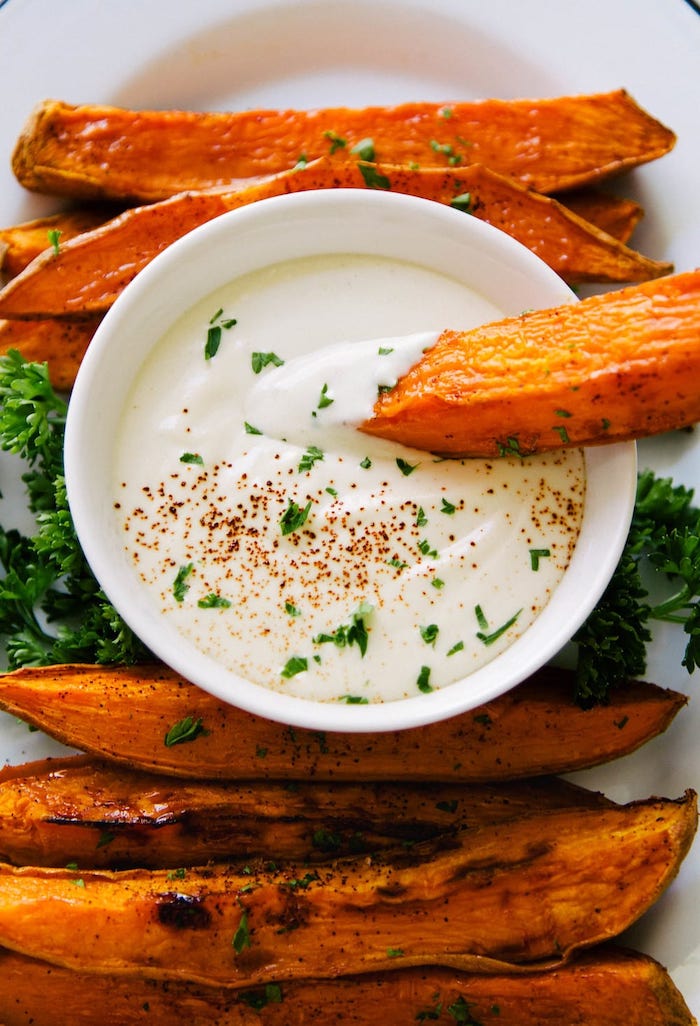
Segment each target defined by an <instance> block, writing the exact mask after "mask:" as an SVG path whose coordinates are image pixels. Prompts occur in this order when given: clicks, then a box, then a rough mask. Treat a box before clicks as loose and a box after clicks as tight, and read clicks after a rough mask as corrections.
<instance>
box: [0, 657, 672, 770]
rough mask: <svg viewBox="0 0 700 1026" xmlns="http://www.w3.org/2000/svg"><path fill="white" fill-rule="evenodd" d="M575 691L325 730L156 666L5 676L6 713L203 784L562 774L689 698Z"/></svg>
mask: <svg viewBox="0 0 700 1026" xmlns="http://www.w3.org/2000/svg"><path fill="white" fill-rule="evenodd" d="M572 694H573V678H572V674H571V672H570V671H566V670H561V669H556V668H545V669H543V670H541V671H540V672H539V673H537V674H536V675H534V676H533V677H531V678H530V679H529V680H528V681H525V682H524V683H523V684H521V685H519V686H518V687H516V688H514V689H513V690H512V691H510V692H508V693H507V694H506V695H503V696H501V697H500V698H497V699H495V700H494V701H492V702H488V703H487V704H485V705H483V706H481V707H480V708H478V709H475V710H473V711H472V712H470V713H465V714H463V715H462V716H457V717H454V718H453V719H451V720H446V721H443V722H442V723H435V724H432V725H429V726H426V727H419V728H415V729H411V730H404V731H390V732H386V733H381V734H341V733H330V734H326V733H319V732H317V731H310V730H300V729H295V728H290V727H286V726H284V725H282V724H279V723H273V722H272V721H269V720H264V719H260V718H259V717H255V716H252V715H250V714H248V713H245V712H243V711H242V710H240V709H236V708H235V707H234V706H231V705H227V704H225V703H223V702H220V701H219V700H217V699H215V698H214V697H213V696H211V695H208V694H207V693H206V692H204V691H201V690H200V689H198V688H196V687H194V686H193V685H192V684H190V683H188V682H187V681H185V680H183V678H181V677H179V676H178V675H177V674H175V673H174V672H173V671H171V670H169V669H168V668H167V667H165V666H163V665H160V664H152V665H143V666H136V667H101V666H89V665H70V664H69V665H62V666H51V667H27V668H25V669H22V670H16V671H14V672H13V673H8V674H5V675H0V708H1V709H4V710H5V711H6V712H10V713H12V714H13V715H15V716H19V717H20V718H21V719H24V720H26V721H27V722H29V723H30V724H32V725H34V726H36V727H38V728H40V729H42V730H44V731H46V733H48V734H50V735H51V736H52V737H55V738H57V739H58V740H59V741H63V742H64V743H66V744H68V745H70V746H72V747H74V748H79V749H81V750H83V751H87V752H91V753H93V754H95V755H99V756H101V757H104V758H108V759H111V760H114V761H116V762H119V763H122V764H125V765H128V766H134V767H140V768H142V769H148V770H154V771H156V772H161V773H167V774H172V775H175V776H180V777H195V778H205V779H230V780H235V779H238V780H241V779H248V778H250V777H251V776H255V777H258V778H263V779H275V778H277V779H286V780H304V779H307V778H309V777H313V778H315V779H319V780H350V781H356V780H361V779H362V780H380V781H381V780H383V779H387V778H389V779H392V780H395V781H399V780H413V781H430V780H443V781H455V782H456V781H460V780H461V781H465V782H479V781H480V782H482V783H484V782H492V781H496V780H512V779H518V778H522V777H532V776H538V775H543V774H548V773H549V774H554V773H564V772H570V771H573V770H576V769H583V768H585V767H589V766H595V765H600V764H601V763H605V762H607V761H610V760H611V759H614V758H618V757H620V756H622V755H626V754H628V753H629V752H632V751H634V750H635V749H637V748H638V747H639V746H640V745H642V744H643V743H644V742H645V741H648V740H649V739H650V738H651V737H654V736H656V735H658V734H660V733H662V732H663V731H664V730H665V729H666V728H667V727H668V725H669V724H670V723H671V722H672V720H673V718H674V717H675V715H676V713H677V712H678V711H679V710H680V709H681V708H682V707H683V706H684V705H685V703H686V698H685V696H683V695H680V694H678V693H677V692H673V691H669V690H665V689H662V688H658V687H656V686H655V685H653V684H649V683H645V682H642V681H630V682H629V683H628V684H627V685H626V686H621V687H619V688H616V689H615V691H614V692H613V694H612V695H611V698H610V703H609V704H608V705H602V706H596V707H594V708H592V709H588V710H583V709H580V708H579V707H578V706H576V705H575V703H574V702H573V699H572ZM106 710H107V711H108V712H106ZM188 716H190V717H192V718H193V720H194V721H198V720H201V723H202V726H203V727H204V731H205V732H202V733H200V734H199V736H198V737H197V738H196V739H195V740H194V741H192V742H189V743H186V744H178V745H173V746H171V747H168V746H166V745H165V744H164V741H163V739H164V736H165V734H166V732H167V731H168V730H169V729H170V728H171V727H172V726H173V725H174V724H176V723H179V722H180V721H181V720H183V719H184V718H185V717H188ZM262 752H264V756H262V755H261V754H260V753H262Z"/></svg>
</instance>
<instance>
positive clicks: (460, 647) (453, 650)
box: [447, 641, 464, 656]
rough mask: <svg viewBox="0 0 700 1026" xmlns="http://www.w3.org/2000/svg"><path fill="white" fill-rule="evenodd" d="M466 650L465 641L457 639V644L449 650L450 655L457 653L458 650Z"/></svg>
mask: <svg viewBox="0 0 700 1026" xmlns="http://www.w3.org/2000/svg"><path fill="white" fill-rule="evenodd" d="M462 651H464V642H463V641H456V642H455V644H454V645H453V646H452V648H450V649H449V650H448V652H447V654H448V656H451V655H456V654H457V653H458V652H462Z"/></svg>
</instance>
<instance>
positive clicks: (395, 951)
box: [386, 948, 403, 958]
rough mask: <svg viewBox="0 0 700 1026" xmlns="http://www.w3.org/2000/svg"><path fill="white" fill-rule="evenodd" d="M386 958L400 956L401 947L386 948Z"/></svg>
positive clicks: (401, 953) (401, 952)
mask: <svg viewBox="0 0 700 1026" xmlns="http://www.w3.org/2000/svg"><path fill="white" fill-rule="evenodd" d="M386 955H387V958H401V956H402V955H403V948H387V949H386Z"/></svg>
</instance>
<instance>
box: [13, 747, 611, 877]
mask: <svg viewBox="0 0 700 1026" xmlns="http://www.w3.org/2000/svg"><path fill="white" fill-rule="evenodd" d="M610 804H611V802H610V801H609V800H608V799H606V798H605V797H604V796H603V795H601V794H598V793H597V792H593V791H588V790H585V789H584V788H581V787H576V786H575V785H573V784H568V783H566V781H564V780H560V779H558V778H551V777H550V778H541V779H538V780H534V781H520V782H514V783H509V784H481V785H479V784H423V785H420V784H403V785H402V784H395V783H392V782H381V783H377V784H375V783H360V784H352V783H346V784H339V783H325V782H322V781H313V782H311V781H298V782H296V783H295V784H294V786H290V784H289V783H287V782H279V781H274V782H269V781H260V780H252V781H243V782H241V783H217V782H216V781H202V782H199V781H177V782H176V781H174V780H173V778H172V777H166V776H162V775H157V774H152V773H145V772H139V771H137V770H127V769H122V768H119V767H117V766H113V765H109V764H106V763H101V762H99V761H96V760H94V759H92V760H91V759H88V758H86V757H84V756H73V757H70V758H66V759H58V760H56V759H47V760H44V761H43V762H41V763H39V764H29V765H26V766H20V767H14V768H11V769H6V770H4V771H0V860H3V861H5V862H11V863H13V864H14V865H22V864H24V865H34V866H57V867H60V866H66V865H68V864H69V863H71V862H74V863H76V864H77V865H79V866H81V867H85V868H102V867H105V868H119V869H122V868H125V867H127V866H142V867H150V868H157V867H161V868H164V867H165V868H167V867H180V866H196V865H204V864H205V863H207V862H210V861H217V860H218V861H223V860H227V859H249V858H254V857H256V856H258V857H263V856H268V857H270V856H273V855H274V858H275V860H276V861H278V862H279V861H280V860H286V859H296V860H299V861H302V860H306V861H314V862H318V861H322V860H328V859H329V858H331V857H333V858H337V857H339V856H342V855H351V854H358V853H362V852H373V851H379V850H381V849H383V848H387V847H390V846H395V845H396V844H399V843H403V842H407V841H420V840H425V839H427V838H430V837H436V836H438V835H439V834H445V833H454V832H455V831H457V830H464V829H473V828H475V827H478V826H481V825H484V824H487V823H497V822H501V821H503V820H507V819H513V818H515V817H518V816H526V815H528V814H530V813H531V812H533V810H538V811H541V810H542V809H547V808H589V807H590V808H604V807H608V806H609V805H610Z"/></svg>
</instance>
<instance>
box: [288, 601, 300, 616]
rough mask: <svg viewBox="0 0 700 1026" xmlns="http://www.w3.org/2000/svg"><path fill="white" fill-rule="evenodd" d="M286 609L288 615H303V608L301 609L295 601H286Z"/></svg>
mask: <svg viewBox="0 0 700 1026" xmlns="http://www.w3.org/2000/svg"><path fill="white" fill-rule="evenodd" d="M284 611H285V613H286V614H287V616H292V617H297V616H301V609H299V607H298V606H295V605H294V603H293V602H285V604H284Z"/></svg>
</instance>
